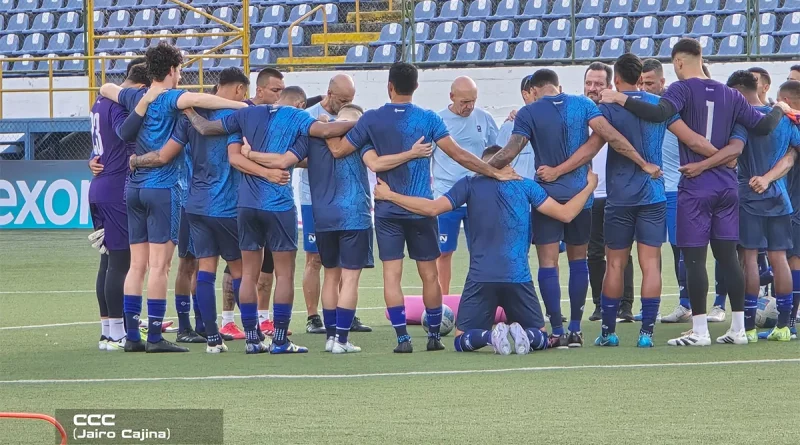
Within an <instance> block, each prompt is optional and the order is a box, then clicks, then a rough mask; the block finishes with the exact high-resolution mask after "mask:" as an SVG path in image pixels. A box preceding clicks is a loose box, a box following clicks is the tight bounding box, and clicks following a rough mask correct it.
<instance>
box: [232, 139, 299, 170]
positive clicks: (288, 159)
mask: <svg viewBox="0 0 800 445" xmlns="http://www.w3.org/2000/svg"><path fill="white" fill-rule="evenodd" d="M242 139H243V144H242V149H241V153H242V156H244V157H245V158H247V159H249V160H251V161H253V162H256V163H257V164H260V165H263V166H264V167H267V168H275V169H279V170H285V169H287V168H289V167H291V166H293V165H295V164H297V163H298V162H299V161H300V160H301V155H300V154H298V153H297V151H295V150H294V149H293V148H289V150H287V151H286V153H282V154H278V153H261V152H259V151H254V150H253V149H252V147H251V146H250V143H249V142H247V138H242ZM303 159H305V157H303Z"/></svg>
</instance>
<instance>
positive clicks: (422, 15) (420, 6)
mask: <svg viewBox="0 0 800 445" xmlns="http://www.w3.org/2000/svg"><path fill="white" fill-rule="evenodd" d="M435 16H436V3H435V2H433V1H431V0H425V1H422V2H419V3H417V6H415V7H414V20H415V21H418V22H427V21H431V20H433V19H434V17H435ZM373 62H374V57H373ZM381 63H383V62H381Z"/></svg>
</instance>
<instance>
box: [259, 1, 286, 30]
mask: <svg viewBox="0 0 800 445" xmlns="http://www.w3.org/2000/svg"><path fill="white" fill-rule="evenodd" d="M284 17H286V9H284V7H283V6H281V5H274V6H270V7H269V8H267V9H265V10H264V15H263V16H261V24H262V25H277V24H279V23H282V22H283V21H284V20H283V19H284Z"/></svg>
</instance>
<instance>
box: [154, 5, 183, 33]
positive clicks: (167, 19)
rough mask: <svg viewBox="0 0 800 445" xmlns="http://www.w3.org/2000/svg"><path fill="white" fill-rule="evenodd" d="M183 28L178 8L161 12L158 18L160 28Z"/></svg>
mask: <svg viewBox="0 0 800 445" xmlns="http://www.w3.org/2000/svg"><path fill="white" fill-rule="evenodd" d="M180 26H181V12H180V11H179V10H178V8H170V9H167V10H165V11H162V12H161V17H159V18H158V27H159V28H179V27H180Z"/></svg>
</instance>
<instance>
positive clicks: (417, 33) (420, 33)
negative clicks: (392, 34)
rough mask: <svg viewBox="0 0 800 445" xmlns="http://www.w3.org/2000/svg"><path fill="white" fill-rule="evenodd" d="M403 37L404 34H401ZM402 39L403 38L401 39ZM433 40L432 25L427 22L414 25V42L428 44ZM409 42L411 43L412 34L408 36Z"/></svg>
mask: <svg viewBox="0 0 800 445" xmlns="http://www.w3.org/2000/svg"><path fill="white" fill-rule="evenodd" d="M401 36H402V34H401ZM401 38H402V37H401ZM430 38H431V25H429V24H427V23H425V22H418V23H415V24H414V41H415V42H427V41H428V40H430ZM406 39H408V41H409V42H410V41H411V33H409V34H408V35H407V36H406Z"/></svg>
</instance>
